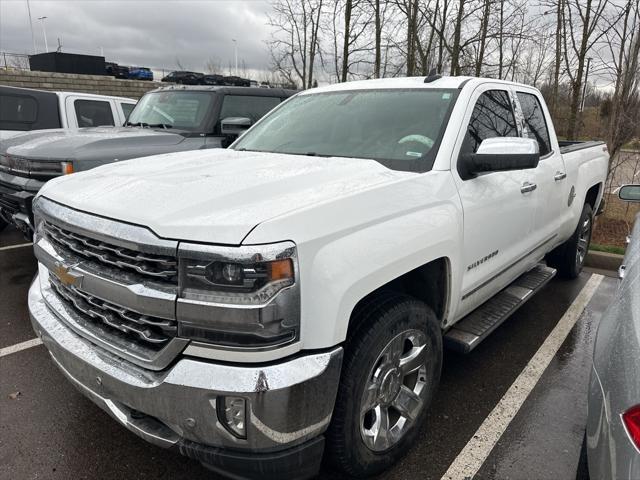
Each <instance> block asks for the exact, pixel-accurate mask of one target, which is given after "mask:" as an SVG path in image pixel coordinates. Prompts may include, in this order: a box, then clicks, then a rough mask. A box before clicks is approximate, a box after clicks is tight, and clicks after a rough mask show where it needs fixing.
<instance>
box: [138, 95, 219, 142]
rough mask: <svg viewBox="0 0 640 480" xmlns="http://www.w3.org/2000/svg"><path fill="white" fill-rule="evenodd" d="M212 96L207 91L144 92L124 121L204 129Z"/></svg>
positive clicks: (203, 130)
mask: <svg viewBox="0 0 640 480" xmlns="http://www.w3.org/2000/svg"><path fill="white" fill-rule="evenodd" d="M214 99H215V97H214V94H212V93H210V92H189V91H184V90H183V91H165V92H153V93H148V94H146V95H145V96H144V97H142V98H141V99H140V101H139V102H138V104H137V105H136V107H135V108H134V109H133V111H132V112H131V115H129V119H128V121H127V125H133V126H142V127H162V128H175V129H179V130H188V131H191V132H200V133H205V130H206V127H207V121H208V118H209V116H210V115H209V114H210V113H211V111H212V108H211V106H212V105H213V102H214Z"/></svg>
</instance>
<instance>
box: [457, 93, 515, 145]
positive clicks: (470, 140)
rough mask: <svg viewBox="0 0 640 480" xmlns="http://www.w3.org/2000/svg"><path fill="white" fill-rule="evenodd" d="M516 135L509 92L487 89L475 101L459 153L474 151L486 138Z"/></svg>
mask: <svg viewBox="0 0 640 480" xmlns="http://www.w3.org/2000/svg"><path fill="white" fill-rule="evenodd" d="M517 136H518V129H517V128H516V119H515V116H514V115H513V109H512V108H511V101H510V99H509V94H508V93H507V92H506V91H505V90H488V91H486V92H484V93H483V94H482V95H480V98H478V101H477V102H476V106H475V107H474V109H473V113H472V114H471V119H470V120H469V127H468V128H467V133H466V135H465V138H464V142H463V144H462V151H461V152H460V153H476V152H477V151H478V147H479V146H480V143H482V141H483V140H485V139H487V138H494V137H517Z"/></svg>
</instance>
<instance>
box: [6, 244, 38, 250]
mask: <svg viewBox="0 0 640 480" xmlns="http://www.w3.org/2000/svg"><path fill="white" fill-rule="evenodd" d="M31 245H33V242H29V243H19V244H17V245H8V246H6V247H0V250H13V249H14V248H22V247H30V246H31Z"/></svg>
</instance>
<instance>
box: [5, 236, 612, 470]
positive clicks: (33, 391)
mask: <svg viewBox="0 0 640 480" xmlns="http://www.w3.org/2000/svg"><path fill="white" fill-rule="evenodd" d="M25 242H26V241H25V240H24V239H23V238H22V237H21V236H20V234H18V233H17V232H16V231H14V230H10V229H9V230H6V231H5V232H2V233H0V352H4V353H1V354H0V479H2V480H4V479H6V480H17V479H19V480H22V479H64V480H67V479H185V480H187V479H188V480H199V479H208V480H211V479H216V478H218V477H216V475H215V474H213V473H211V472H210V471H208V470H206V469H204V468H203V467H202V466H201V465H199V464H198V463H197V462H195V461H192V460H189V459H187V458H185V457H182V456H180V455H179V454H176V453H173V452H171V451H165V450H162V449H160V448H158V447H155V446H152V445H150V444H148V443H146V442H145V441H143V440H142V439H140V438H138V437H136V436H135V435H134V434H132V433H130V432H129V431H128V430H126V429H125V428H124V427H121V426H120V425H118V424H117V423H116V422H115V421H114V420H112V419H111V418H110V417H109V416H107V414H106V413H104V412H103V411H102V410H100V409H99V408H98V407H97V406H95V405H94V404H93V403H91V401H89V400H88V399H86V398H85V397H84V396H82V395H81V394H80V393H79V392H77V391H76V390H75V389H74V387H73V386H71V384H70V383H69V382H68V381H67V380H66V379H65V378H64V377H63V376H62V374H61V373H60V372H59V371H58V370H57V368H56V367H55V366H54V365H53V363H52V361H51V359H50V357H49V355H48V353H47V351H46V350H45V348H44V347H43V346H42V345H36V346H31V347H30V348H25V349H23V350H20V351H16V352H13V350H12V349H11V348H10V347H12V346H15V345H19V344H22V342H25V341H28V340H31V339H34V338H35V334H34V333H33V331H32V330H31V326H30V323H29V318H28V313H27V308H26V298H27V290H28V288H29V285H30V283H31V280H32V279H33V276H34V274H35V271H36V262H35V259H34V257H33V253H32V248H31V246H29V245H24V244H25ZM595 275H596V277H597V279H598V282H597V289H596V290H595V293H594V294H593V296H591V297H589V299H588V302H586V307H585V308H584V310H582V309H580V312H579V313H580V315H579V317H578V320H577V321H576V323H575V326H573V328H571V331H570V332H569V334H568V336H567V337H566V340H564V341H563V342H562V344H561V346H560V348H559V350H558V351H557V352H554V354H553V355H551V358H550V359H549V361H550V363H549V365H548V367H547V368H546V369H545V370H544V373H542V375H541V377H540V378H539V381H537V382H536V383H535V385H532V390H531V393H530V394H529V395H528V396H527V397H526V400H524V403H523V404H522V405H521V407H519V408H518V409H517V412H516V413H515V415H513V416H512V418H511V417H509V418H508V419H507V426H506V428H505V429H504V431H502V430H500V434H499V438H498V440H497V442H496V443H495V445H492V446H490V447H489V448H488V449H487V453H488V455H487V456H486V458H484V457H483V461H482V462H481V464H480V465H479V467H480V468H479V469H477V470H474V472H473V473H474V474H475V478H478V479H521V478H522V479H554V480H556V479H570V480H574V479H575V478H576V476H577V474H578V472H579V470H580V468H579V467H580V465H579V460H580V448H581V444H582V438H583V434H584V426H585V420H586V391H587V382H588V375H589V368H590V361H591V350H592V344H593V340H594V336H595V332H596V329H597V324H598V321H599V319H600V316H601V314H602V312H603V311H604V309H605V308H606V306H607V304H608V301H609V298H610V296H611V294H612V292H613V289H615V288H616V283H617V281H616V280H615V279H614V278H606V277H605V278H600V277H599V276H598V275H597V274H595ZM596 277H594V278H596ZM591 278H592V273H590V272H584V273H583V274H582V275H581V276H580V277H579V278H578V279H577V280H574V281H565V280H561V279H554V280H553V281H551V282H550V283H549V284H548V285H547V286H546V287H545V288H544V289H543V290H542V291H541V292H540V293H538V294H537V295H536V296H535V297H534V298H533V299H532V300H530V301H529V302H528V303H527V304H526V305H524V306H523V307H522V308H521V309H520V310H519V311H518V312H517V313H516V314H514V315H513V316H512V317H511V318H510V319H509V320H508V321H507V322H505V324H503V325H502V326H501V327H499V328H498V329H497V330H496V331H495V332H494V333H493V334H492V335H491V336H490V337H489V338H488V339H487V340H485V341H484V342H483V343H482V344H481V345H479V346H478V347H477V348H476V349H475V350H474V351H473V352H472V353H471V354H469V355H466V356H465V355H459V354H455V353H452V352H446V353H445V359H444V370H443V374H442V382H441V386H440V389H439V391H438V394H437V395H436V398H435V400H434V403H433V405H432V408H431V410H430V413H429V415H428V418H427V421H426V423H425V425H424V426H423V429H422V432H421V435H420V437H419V440H418V441H417V442H416V444H415V445H414V446H413V447H412V448H411V450H410V451H409V452H408V454H407V456H406V457H405V458H404V459H403V460H401V461H400V462H399V463H398V464H397V465H396V466H395V467H394V468H392V469H391V470H389V471H388V472H385V473H384V474H383V475H381V476H380V477H379V478H380V479H389V480H392V479H393V480H396V479H408V478H411V479H418V478H419V479H440V478H442V477H443V475H445V473H446V472H447V471H448V469H450V467H451V466H452V465H453V464H454V463H456V462H457V463H458V464H459V463H460V462H462V463H464V462H465V460H466V459H465V458H463V457H462V456H461V452H463V451H466V450H465V447H467V448H468V445H469V444H470V443H471V442H479V441H480V440H479V439H478V438H476V437H477V435H476V432H477V431H478V429H479V428H484V429H486V428H489V429H493V430H491V431H494V430H495V428H496V427H495V426H494V425H492V422H493V421H494V420H493V417H492V411H493V410H494V408H495V407H496V405H498V404H499V402H501V400H502V399H503V397H506V396H507V394H508V393H509V392H511V391H513V389H514V387H515V388H516V389H517V388H518V386H519V385H518V381H519V375H520V373H521V372H522V371H523V369H525V368H528V364H529V361H530V360H531V358H532V357H533V356H534V355H536V352H537V351H538V350H539V349H540V347H541V346H542V345H546V344H547V342H548V338H550V337H552V332H554V331H555V330H554V329H555V328H556V325H558V323H559V322H560V321H561V319H562V318H563V317H566V315H565V314H566V312H567V311H568V310H569V309H571V308H573V307H572V304H574V303H575V302H576V301H577V300H576V298H577V297H579V294H580V292H581V291H582V290H583V288H584V287H585V284H587V282H588V281H589V280H590V279H591ZM7 347H9V350H7ZM7 352H9V353H7ZM485 447H486V445H485ZM472 476H473V475H472ZM578 477H579V475H578ZM320 478H321V479H324V480H328V479H334V478H338V477H337V476H336V475H335V474H334V473H332V472H330V471H328V470H326V469H325V470H323V472H322V474H321V476H320Z"/></svg>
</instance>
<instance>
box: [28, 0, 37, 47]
mask: <svg viewBox="0 0 640 480" xmlns="http://www.w3.org/2000/svg"><path fill="white" fill-rule="evenodd" d="M27 12H29V28H30V29H31V41H32V42H33V54H34V55H35V54H36V37H35V36H34V35H33V21H31V7H30V6H29V0H27Z"/></svg>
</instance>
